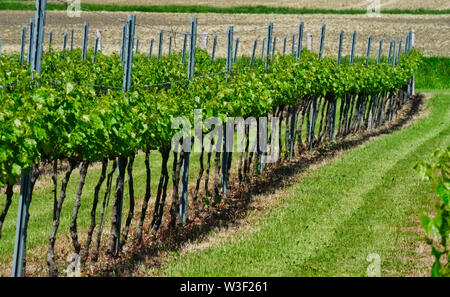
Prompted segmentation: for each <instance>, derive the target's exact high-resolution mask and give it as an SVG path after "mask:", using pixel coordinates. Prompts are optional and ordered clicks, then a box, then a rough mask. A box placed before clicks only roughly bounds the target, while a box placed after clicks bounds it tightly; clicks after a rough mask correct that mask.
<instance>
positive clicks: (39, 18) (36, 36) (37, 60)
mask: <svg viewBox="0 0 450 297" xmlns="http://www.w3.org/2000/svg"><path fill="white" fill-rule="evenodd" d="M46 5H47V2H46V0H36V12H35V16H34V26H33V45H32V47H31V58H30V64H31V71H36V72H37V73H41V59H42V52H43V47H42V44H43V42H44V26H45V7H46Z"/></svg>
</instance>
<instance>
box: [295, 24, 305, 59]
mask: <svg viewBox="0 0 450 297" xmlns="http://www.w3.org/2000/svg"><path fill="white" fill-rule="evenodd" d="M304 26H305V23H303V22H300V23H299V25H298V42H297V60H298V59H300V56H301V54H302V47H303V28H304Z"/></svg>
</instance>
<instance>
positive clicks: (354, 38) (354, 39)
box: [350, 31, 358, 64]
mask: <svg viewBox="0 0 450 297" xmlns="http://www.w3.org/2000/svg"><path fill="white" fill-rule="evenodd" d="M357 34H358V33H357V32H356V31H353V35H352V48H351V51H350V64H353V63H354V60H355V45H356V36H357Z"/></svg>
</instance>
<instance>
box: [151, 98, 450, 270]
mask: <svg viewBox="0 0 450 297" xmlns="http://www.w3.org/2000/svg"><path fill="white" fill-rule="evenodd" d="M434 94H435V96H434V97H433V99H431V100H430V101H429V102H428V103H427V104H428V107H429V115H428V116H427V117H426V118H424V119H421V120H420V121H419V122H417V123H414V124H412V125H411V126H409V127H407V128H406V129H404V130H400V131H397V132H394V133H393V134H390V135H384V136H381V137H379V138H377V139H375V140H373V141H372V142H369V143H367V144H365V145H363V146H360V147H357V148H355V149H352V150H350V151H348V152H347V153H345V154H343V155H342V156H341V157H339V158H338V160H337V161H335V162H333V163H331V164H329V165H326V166H323V167H321V168H319V169H317V170H311V171H310V172H308V174H307V176H306V177H305V178H304V179H303V180H302V181H301V182H299V183H298V184H297V185H294V186H292V187H290V188H288V189H286V190H285V193H284V195H286V199H285V202H284V203H283V205H282V206H279V207H276V208H274V209H272V210H271V211H270V213H269V214H268V215H267V216H265V217H264V218H261V219H260V220H259V221H258V223H256V226H254V229H255V232H253V233H248V232H247V233H237V234H236V235H235V236H233V239H232V240H230V241H227V242H225V243H222V244H220V245H218V246H216V247H211V248H208V249H205V250H203V251H200V252H192V253H188V254H187V255H183V256H180V255H172V256H171V257H172V258H171V260H170V261H169V264H168V265H167V266H165V267H164V268H163V269H162V270H160V271H158V272H157V273H156V274H158V275H159V274H160V275H169V276H219V275H220V276H342V275H348V276H364V275H365V274H366V269H367V266H368V265H369V262H367V261H366V257H367V256H368V255H369V254H372V253H376V254H378V255H379V256H380V259H381V273H382V275H406V274H424V273H425V274H427V271H428V270H427V269H428V268H427V267H426V265H427V264H426V263H424V261H422V260H423V258H424V254H423V252H421V251H418V250H417V247H418V245H419V240H420V239H419V233H418V231H419V230H420V228H419V227H418V221H417V217H418V215H419V214H420V213H421V212H423V211H429V210H430V207H431V206H432V203H433V202H432V201H433V197H434V196H433V189H432V187H431V185H430V184H426V183H424V182H423V181H421V180H420V179H419V177H418V175H417V174H416V173H415V171H414V169H413V168H412V167H413V165H414V163H415V162H416V161H417V160H420V159H424V158H428V156H429V155H430V153H432V152H433V151H434V150H435V149H436V148H439V147H444V146H447V145H449V144H450V91H448V90H447V91H435V92H434Z"/></svg>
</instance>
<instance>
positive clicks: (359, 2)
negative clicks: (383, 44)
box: [49, 0, 450, 9]
mask: <svg viewBox="0 0 450 297" xmlns="http://www.w3.org/2000/svg"><path fill="white" fill-rule="evenodd" d="M49 2H55V0H50V1H49ZM83 2H84V3H99V4H120V5H209V6H216V7H233V6H257V5H263V6H272V7H293V8H321V9H366V8H367V6H369V5H370V4H371V3H374V2H376V0H375V1H374V0H340V1H336V0H335V1H330V0H277V1H275V0H257V1H255V0H239V1H238V0H228V1H225V0H152V1H148V0H84V1H83ZM380 5H381V9H416V8H424V9H449V8H450V2H449V1H448V0H427V1H423V0H380Z"/></svg>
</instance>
